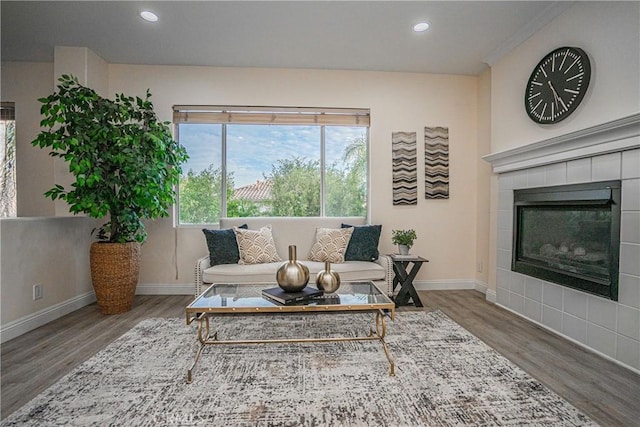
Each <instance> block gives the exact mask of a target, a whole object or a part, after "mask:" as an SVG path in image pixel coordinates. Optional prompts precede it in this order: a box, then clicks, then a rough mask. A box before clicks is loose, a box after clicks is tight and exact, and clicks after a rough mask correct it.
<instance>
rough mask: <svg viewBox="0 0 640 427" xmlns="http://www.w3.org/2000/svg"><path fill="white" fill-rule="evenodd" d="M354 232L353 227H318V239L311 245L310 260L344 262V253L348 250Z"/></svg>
mask: <svg viewBox="0 0 640 427" xmlns="http://www.w3.org/2000/svg"><path fill="white" fill-rule="evenodd" d="M352 233H353V227H349V228H317V229H316V241H315V242H314V244H313V246H311V252H310V253H309V260H310V261H319V262H325V261H329V262H332V263H341V262H344V253H345V251H346V250H347V245H348V244H349V239H351V234H352Z"/></svg>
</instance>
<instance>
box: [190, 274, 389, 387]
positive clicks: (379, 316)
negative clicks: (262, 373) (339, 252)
mask: <svg viewBox="0 0 640 427" xmlns="http://www.w3.org/2000/svg"><path fill="white" fill-rule="evenodd" d="M274 286H275V285H274V284H271V283H266V284H265V283H262V284H241V285H236V284H214V285H211V286H210V287H209V288H207V290H206V291H204V292H203V293H202V295H200V296H198V297H197V298H196V299H195V300H194V301H193V302H192V303H191V304H189V305H188V306H187V308H186V319H187V325H190V324H191V323H192V322H194V321H196V322H198V341H199V342H200V346H199V347H198V350H197V352H196V357H195V360H194V361H193V364H192V365H191V367H190V368H189V370H188V372H187V383H191V381H192V379H193V371H194V369H195V367H196V365H197V363H198V360H199V359H200V355H201V354H202V350H203V349H204V347H205V346H207V345H220V344H284V343H315V342H341V341H380V343H381V344H382V348H383V350H384V354H385V355H386V357H387V360H388V361H389V375H391V376H394V375H395V362H394V360H393V358H392V357H391V353H390V352H389V347H388V346H387V343H386V341H385V340H384V338H385V335H386V333H387V324H386V317H387V316H389V317H390V318H391V320H394V318H395V303H394V302H393V301H391V299H389V297H387V295H385V294H384V293H383V292H381V291H380V290H379V289H378V288H377V287H376V286H375V285H374V284H373V282H346V283H342V284H341V285H340V288H339V289H338V291H337V292H336V293H335V294H332V295H334V296H333V297H329V298H328V299H327V300H323V299H313V300H310V301H306V302H301V303H296V304H292V305H281V304H278V303H275V302H272V301H270V300H268V299H266V298H264V297H262V289H266V288H270V287H274ZM339 312H372V313H375V327H373V326H372V327H370V328H369V332H368V334H367V335H366V336H356V337H326V338H325V337H322V338H276V339H256V340H251V339H242V340H219V339H218V331H212V329H211V323H212V322H211V318H212V317H213V316H215V315H228V314H240V315H242V314H256V313H258V314H262V313H339Z"/></svg>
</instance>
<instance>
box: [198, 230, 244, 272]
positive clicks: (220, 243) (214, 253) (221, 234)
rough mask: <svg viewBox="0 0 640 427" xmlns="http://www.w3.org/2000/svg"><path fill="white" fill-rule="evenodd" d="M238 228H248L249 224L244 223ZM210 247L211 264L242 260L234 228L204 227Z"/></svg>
mask: <svg viewBox="0 0 640 427" xmlns="http://www.w3.org/2000/svg"><path fill="white" fill-rule="evenodd" d="M238 228H244V229H246V228H248V227H247V224H242V225H241V226H240V227H238ZM202 232H203V233H204V237H205V239H206V240H207V247H208V248H209V261H210V262H211V265H218V264H237V263H238V261H239V260H240V252H239V251H238V241H237V240H236V234H235V233H234V231H233V229H232V228H228V229H226V230H208V229H206V228H203V229H202Z"/></svg>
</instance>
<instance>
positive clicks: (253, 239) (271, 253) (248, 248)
mask: <svg viewBox="0 0 640 427" xmlns="http://www.w3.org/2000/svg"><path fill="white" fill-rule="evenodd" d="M233 231H234V233H235V235H236V239H237V240H238V251H239V252H240V260H239V261H238V264H262V263H265V262H277V261H282V259H281V258H280V257H279V256H278V252H276V245H275V243H274V241H273V235H272V234H271V225H265V226H264V227H262V228H260V229H259V230H243V229H241V228H239V227H234V228H233Z"/></svg>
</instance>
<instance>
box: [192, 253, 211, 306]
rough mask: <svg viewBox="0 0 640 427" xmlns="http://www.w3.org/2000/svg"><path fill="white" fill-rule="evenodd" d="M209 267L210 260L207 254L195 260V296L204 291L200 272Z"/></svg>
mask: <svg viewBox="0 0 640 427" xmlns="http://www.w3.org/2000/svg"><path fill="white" fill-rule="evenodd" d="M209 267H211V261H210V259H209V255H208V254H207V255H206V256H203V257H202V258H200V259H198V260H197V261H196V271H195V273H196V288H195V292H196V297H198V296H200V294H201V293H202V292H203V291H204V289H202V272H203V271H204V270H206V269H207V268H209Z"/></svg>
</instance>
